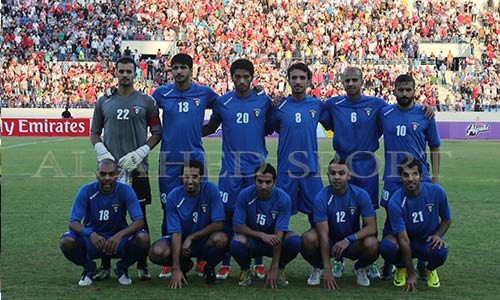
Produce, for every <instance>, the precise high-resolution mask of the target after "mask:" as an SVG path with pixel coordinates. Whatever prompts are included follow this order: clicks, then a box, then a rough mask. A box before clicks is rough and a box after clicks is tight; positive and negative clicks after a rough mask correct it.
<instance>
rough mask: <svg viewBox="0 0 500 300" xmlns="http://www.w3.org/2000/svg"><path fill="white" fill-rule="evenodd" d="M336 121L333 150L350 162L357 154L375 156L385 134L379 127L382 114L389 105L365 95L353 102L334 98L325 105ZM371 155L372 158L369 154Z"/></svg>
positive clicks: (342, 97)
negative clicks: (349, 159) (378, 117)
mask: <svg viewBox="0 0 500 300" xmlns="http://www.w3.org/2000/svg"><path fill="white" fill-rule="evenodd" d="M325 104H326V106H327V108H328V110H329V111H330V115H331V118H332V119H333V127H328V128H327V129H332V130H333V131H334V133H335V135H334V136H333V149H335V151H336V152H337V154H338V155H339V156H340V157H341V158H343V159H347V158H348V156H349V155H351V154H353V153H356V152H359V151H361V152H375V151H377V149H378V147H379V143H378V139H379V138H380V136H381V134H382V130H381V128H380V126H379V124H378V123H377V115H378V112H379V110H381V109H382V108H384V107H386V106H387V103H386V102H385V101H384V100H382V99H380V98H377V97H372V96H365V95H362V96H361V98H359V99H357V100H354V101H351V100H349V99H347V97H346V96H339V97H333V98H330V99H328V100H327V101H326V103H325ZM367 155H371V154H367Z"/></svg>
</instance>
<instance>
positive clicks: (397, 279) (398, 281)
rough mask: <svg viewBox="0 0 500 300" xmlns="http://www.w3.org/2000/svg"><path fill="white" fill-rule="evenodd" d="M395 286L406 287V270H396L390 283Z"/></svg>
mask: <svg viewBox="0 0 500 300" xmlns="http://www.w3.org/2000/svg"><path fill="white" fill-rule="evenodd" d="M392 283H394V285H395V286H405V285H406V268H397V269H396V273H394V279H393V281H392Z"/></svg>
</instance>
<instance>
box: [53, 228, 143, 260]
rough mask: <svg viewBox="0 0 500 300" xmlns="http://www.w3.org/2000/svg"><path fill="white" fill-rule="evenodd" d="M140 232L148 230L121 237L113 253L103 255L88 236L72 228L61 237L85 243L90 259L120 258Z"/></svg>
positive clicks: (141, 231)
mask: <svg viewBox="0 0 500 300" xmlns="http://www.w3.org/2000/svg"><path fill="white" fill-rule="evenodd" d="M140 233H146V234H148V231H147V230H145V229H141V230H139V231H137V232H136V233H134V234H133V235H127V236H124V237H123V238H122V240H121V241H120V244H119V245H118V249H117V251H116V253H115V254H114V255H105V254H104V253H102V252H100V251H99V250H97V248H96V246H95V245H94V243H92V241H91V240H90V237H88V236H83V235H80V234H78V233H76V232H75V231H73V230H70V231H66V232H65V233H64V234H63V235H62V236H61V239H63V238H65V237H70V238H72V239H74V240H75V241H76V243H77V244H81V245H85V251H86V253H87V256H88V257H89V258H90V259H96V258H101V257H104V256H106V257H111V258H122V257H123V256H124V254H125V249H126V248H127V247H128V246H129V245H130V243H132V241H133V240H134V238H135V236H136V235H137V234H140Z"/></svg>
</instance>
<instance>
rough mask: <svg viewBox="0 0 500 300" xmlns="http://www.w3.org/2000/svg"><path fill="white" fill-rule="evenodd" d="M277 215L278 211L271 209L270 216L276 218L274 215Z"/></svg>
mask: <svg viewBox="0 0 500 300" xmlns="http://www.w3.org/2000/svg"><path fill="white" fill-rule="evenodd" d="M277 216H278V212H277V211H271V218H272V219H273V220H276V217H277Z"/></svg>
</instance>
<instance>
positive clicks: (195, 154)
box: [152, 83, 217, 162]
mask: <svg viewBox="0 0 500 300" xmlns="http://www.w3.org/2000/svg"><path fill="white" fill-rule="evenodd" d="M152 96H153V98H155V99H156V101H157V102H158V106H159V107H160V108H161V109H162V110H163V121H162V123H163V127H164V130H163V132H162V142H161V155H163V157H162V158H163V159H164V161H166V162H184V161H185V160H186V158H185V155H188V158H189V159H197V160H200V161H202V162H203V161H205V157H204V149H203V143H202V139H201V132H202V131H201V130H202V126H203V121H204V119H205V109H207V108H212V106H213V103H214V101H215V99H216V98H217V94H216V93H215V92H214V91H213V90H212V89H210V88H209V87H206V86H202V85H198V84H195V83H192V84H191V87H190V88H189V89H187V90H185V91H180V90H178V89H177V88H176V87H175V84H169V85H166V86H160V87H158V88H157V89H156V90H155V91H154V92H153V95H152ZM188 153H189V154H188Z"/></svg>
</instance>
